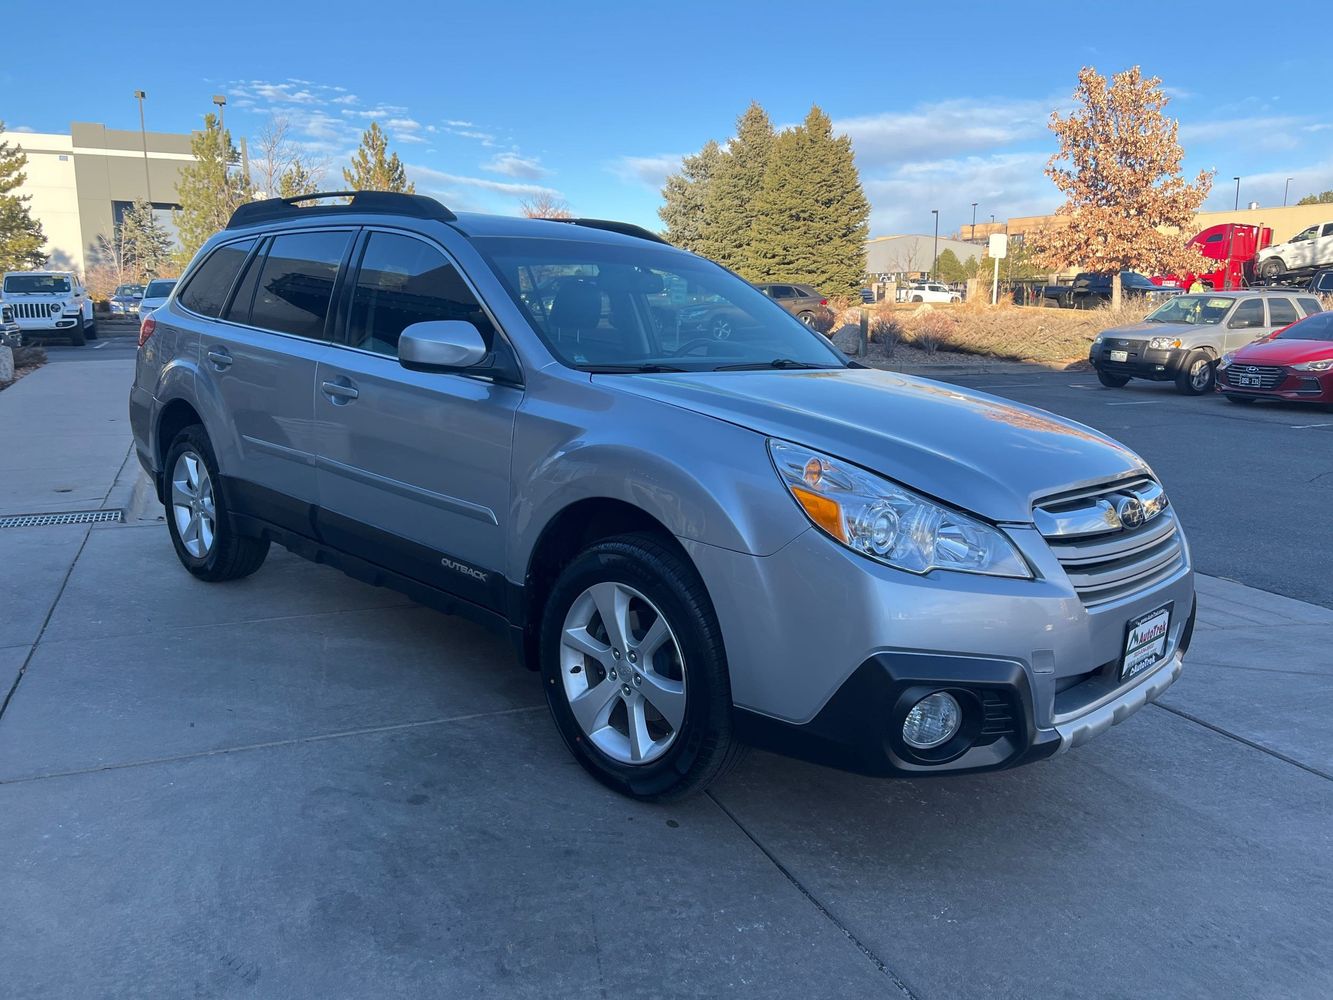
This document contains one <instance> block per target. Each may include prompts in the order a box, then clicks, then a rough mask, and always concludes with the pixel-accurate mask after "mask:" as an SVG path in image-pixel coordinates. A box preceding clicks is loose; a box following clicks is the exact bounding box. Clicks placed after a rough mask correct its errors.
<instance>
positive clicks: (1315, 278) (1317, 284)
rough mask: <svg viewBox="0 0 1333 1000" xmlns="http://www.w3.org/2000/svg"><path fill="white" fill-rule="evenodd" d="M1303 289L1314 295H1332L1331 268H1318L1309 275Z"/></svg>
mask: <svg viewBox="0 0 1333 1000" xmlns="http://www.w3.org/2000/svg"><path fill="white" fill-rule="evenodd" d="M1305 289H1306V291H1310V292H1314V293H1315V294H1316V295H1333V267H1325V268H1320V269H1319V270H1318V271H1316V272H1315V273H1314V274H1312V275H1310V280H1309V281H1308V282H1306V283H1305Z"/></svg>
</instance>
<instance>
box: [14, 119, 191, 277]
mask: <svg viewBox="0 0 1333 1000" xmlns="http://www.w3.org/2000/svg"><path fill="white" fill-rule="evenodd" d="M0 141H4V142H8V143H9V144H10V146H11V147H14V146H17V147H19V148H21V149H22V150H23V152H24V153H25V154H26V155H27V157H28V164H27V166H26V167H25V168H24V172H25V173H26V174H27V180H26V181H25V182H24V183H23V185H22V186H21V187H20V188H19V190H18V192H17V193H18V194H20V195H29V196H31V200H30V201H29V202H28V208H29V210H30V211H31V212H32V215H33V217H34V218H35V219H37V220H38V221H39V222H40V223H41V224H42V231H43V232H44V233H45V234H46V251H47V253H48V254H49V255H50V259H49V261H48V263H47V266H48V267H49V268H51V269H53V270H61V271H78V272H79V273H81V274H85V275H86V274H87V271H88V267H89V266H90V265H91V264H93V263H94V262H95V261H96V251H97V238H98V237H99V236H107V237H110V236H111V234H112V232H113V229H114V227H115V225H116V224H117V223H118V222H119V221H120V218H121V216H122V215H123V214H124V213H125V210H126V209H128V208H129V207H130V205H132V204H133V203H134V202H135V201H136V200H138V199H144V200H146V201H150V202H151V203H152V205H153V209H154V212H155V213H156V214H157V215H158V216H159V217H160V218H161V219H162V220H163V222H165V223H167V225H168V227H169V228H170V220H171V210H172V209H173V208H179V207H180V206H179V203H178V200H177V194H176V185H177V181H178V179H179V177H180V172H181V170H182V168H184V167H185V165H186V164H188V163H190V162H192V161H193V160H194V156H193V155H192V154H191V152H190V136H189V135H188V134H183V135H182V134H174V133H167V132H148V133H146V134H145V133H141V132H138V131H122V130H119V129H109V128H107V127H106V126H105V125H96V124H92V123H89V122H75V123H73V124H72V125H71V126H70V131H69V134H68V135H64V134H61V133H40V132H4V133H0ZM172 231H174V229H173V230H172Z"/></svg>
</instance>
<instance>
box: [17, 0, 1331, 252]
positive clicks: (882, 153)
mask: <svg viewBox="0 0 1333 1000" xmlns="http://www.w3.org/2000/svg"><path fill="white" fill-rule="evenodd" d="M132 6H133V16H132V17H130V16H129V15H128V14H127V13H126V12H125V11H121V12H119V13H116V14H114V15H108V13H107V12H108V10H109V8H108V7H107V5H106V4H105V3H104V2H102V3H84V2H74V3H67V4H63V5H62V6H61V21H62V23H64V22H66V21H67V20H68V18H69V16H70V15H71V14H72V16H73V17H74V20H75V23H77V24H81V25H82V30H78V31H76V32H75V33H74V34H75V35H77V36H80V37H82V39H83V41H82V42H81V44H80V46H79V48H80V49H81V51H82V52H83V53H85V55H84V57H82V58H79V59H77V60H76V59H71V58H68V56H69V50H68V48H67V47H66V48H65V49H63V50H61V51H62V52H63V53H64V57H62V58H60V59H58V60H54V61H53V60H51V59H49V58H47V57H48V56H51V55H53V54H54V52H55V51H56V50H54V49H52V48H51V46H49V45H43V44H26V43H20V42H21V41H22V40H25V39H26V40H37V39H41V38H44V37H48V36H50V33H51V31H52V27H51V25H52V21H51V7H50V5H49V3H35V2H30V0H11V2H10V3H9V4H7V5H6V16H5V21H4V34H5V38H6V45H5V49H4V52H5V55H4V58H3V59H2V60H0V118H3V119H5V120H6V121H7V123H8V125H9V127H10V128H21V129H28V130H35V131H39V132H59V131H65V130H66V129H68V127H69V123H70V122H71V121H76V120H77V121H92V122H102V123H104V124H106V125H107V126H110V127H113V128H137V126H138V112H137V108H136V104H135V102H134V100H133V98H132V97H131V94H132V92H133V91H134V90H135V89H136V88H142V89H143V90H146V91H147V92H148V101H147V117H148V127H149V128H150V129H156V130H162V131H185V130H188V129H190V128H193V127H198V126H199V124H200V122H201V118H202V115H203V114H204V113H205V112H207V111H210V110H212V105H211V104H210V98H211V95H213V94H214V93H225V94H227V95H228V105H227V124H228V126H229V127H230V128H231V129H232V131H233V133H234V134H236V135H242V134H245V135H249V136H251V138H252V141H253V136H254V135H255V133H257V132H258V131H259V129H260V128H261V127H262V126H263V125H264V123H265V122H266V121H267V120H268V118H269V117H270V116H271V115H273V114H275V113H276V114H282V115H285V116H286V117H287V118H288V119H289V120H290V122H291V126H292V130H293V134H294V137H295V138H296V139H298V140H299V141H300V142H301V143H303V144H305V145H306V147H307V149H308V150H309V152H310V153H312V154H313V155H315V156H317V157H323V158H326V159H327V161H328V165H329V171H328V176H327V177H326V180H325V184H326V186H327V187H330V188H338V187H340V186H341V184H342V179H341V175H340V168H341V166H342V165H343V163H344V162H345V161H346V159H347V157H348V155H349V154H350V152H351V150H352V149H353V148H354V147H355V145H356V142H357V138H358V135H359V132H360V130H361V129H362V128H364V127H365V126H366V125H367V124H368V122H369V121H370V119H371V118H375V119H378V120H379V121H380V123H381V125H383V126H384V127H385V128H386V129H387V131H388V132H389V134H390V136H391V137H392V143H393V146H394V148H396V150H397V151H398V153H399V155H400V156H401V157H402V159H403V161H404V162H405V163H406V164H407V168H408V173H409V176H411V177H412V178H413V179H414V180H415V181H416V184H417V189H418V190H419V191H422V192H425V193H430V194H434V195H437V196H438V197H440V198H441V199H442V200H443V201H445V202H446V203H447V204H449V205H451V206H452V207H454V208H459V209H468V210H478V211H495V212H514V211H516V209H517V205H518V201H519V199H521V198H523V197H525V196H531V195H533V194H535V193H538V192H540V191H542V190H549V191H551V192H553V193H556V194H558V195H559V196H561V197H564V198H565V199H567V200H568V201H569V202H570V204H571V205H572V207H573V208H574V210H575V211H576V212H577V213H579V214H583V215H589V216H600V217H607V218H620V219H625V220H628V221H633V222H638V223H641V224H645V225H651V226H657V225H658V224H659V223H658V220H657V217H656V208H657V205H658V204H659V201H660V198H659V195H658V191H659V189H660V187H661V183H662V179H663V177H664V176H665V174H666V173H667V172H669V171H670V170H671V169H673V168H674V167H675V166H676V164H678V162H679V159H680V156H681V155H682V154H686V153H690V152H693V151H695V150H697V149H698V148H699V147H700V146H701V145H702V144H703V143H704V142H705V141H706V140H708V139H709V138H716V139H719V140H724V139H726V138H727V137H728V136H729V135H730V134H731V131H732V128H733V125H734V122H735V119H736V116H737V115H738V114H740V112H741V111H743V110H744V108H745V107H746V105H747V104H748V103H749V102H750V101H751V100H757V101H759V102H760V103H761V104H763V105H764V107H765V108H767V109H768V111H769V113H770V115H771V116H772V117H773V119H774V121H775V122H777V123H778V124H791V123H794V122H797V121H799V120H800V119H801V118H802V117H803V116H804V114H805V112H806V111H807V110H808V108H809V106H810V104H811V103H817V104H819V105H820V106H822V107H823V108H824V110H825V111H827V112H828V113H829V115H830V116H831V117H832V118H833V120H834V123H835V127H837V128H838V129H840V130H842V131H845V132H847V133H848V134H849V135H851V136H852V139H853V143H854V146H855V149H856V153H857V162H858V166H859V167H860V169H861V174H862V182H863V184H864V185H865V188H866V193H867V195H868V196H869V198H870V201H871V204H872V206H873V214H872V226H871V228H872V232H873V233H875V234H884V233H890V232H911V231H916V232H926V231H928V230H929V228H930V226H931V221H932V220H931V215H930V210H931V209H932V208H936V207H938V208H939V209H940V218H941V229H942V230H949V231H955V230H957V229H958V228H959V227H960V226H966V225H967V223H968V222H969V221H970V219H971V211H972V209H971V202H973V201H976V202H979V207H978V209H977V212H978V215H977V218H978V219H979V220H986V219H987V218H988V217H989V216H990V214H991V213H994V214H995V215H996V217H997V218H998V219H1001V220H1002V219H1004V218H1007V217H1009V216H1011V215H1025V214H1032V213H1036V212H1042V211H1048V210H1052V209H1054V208H1055V207H1056V205H1057V204H1058V203H1059V198H1058V196H1057V194H1056V192H1055V190H1054V188H1053V187H1052V186H1051V184H1050V182H1049V181H1048V180H1047V179H1046V178H1045V177H1044V176H1043V174H1042V167H1043V166H1044V163H1045V160H1046V158H1047V157H1048V156H1049V155H1050V152H1051V150H1052V141H1051V135H1050V133H1049V131H1048V130H1047V128H1046V120H1047V117H1048V116H1049V114H1050V112H1051V110H1052V108H1054V107H1057V106H1060V105H1062V104H1063V103H1064V102H1066V101H1067V100H1068V98H1069V95H1070V94H1071V93H1072V91H1073V88H1074V85H1075V82H1076V80H1075V77H1076V74H1077V73H1078V70H1079V68H1080V67H1081V66H1083V65H1085V64H1090V65H1093V66H1096V67H1097V68H1098V70H1099V71H1101V72H1103V73H1110V72H1114V71H1116V70H1120V69H1123V68H1125V67H1128V66H1131V65H1135V64H1139V65H1141V66H1142V67H1143V68H1144V71H1145V72H1146V73H1149V74H1153V75H1157V76H1160V77H1161V78H1162V80H1163V82H1164V84H1165V85H1166V87H1167V88H1168V91H1169V92H1170V93H1171V94H1172V95H1173V100H1172V103H1171V105H1170V107H1169V111H1170V113H1171V114H1173V115H1174V116H1175V117H1178V118H1179V119H1180V122H1181V139H1182V142H1183V144H1184V146H1185V151H1186V167H1187V169H1188V170H1190V171H1191V172H1193V171H1197V170H1199V169H1214V168H1215V169H1216V171H1217V177H1218V182H1217V184H1216V186H1215V188H1214V192H1213V195H1212V196H1211V197H1210V199H1209V202H1208V205H1207V207H1210V208H1228V207H1230V206H1231V204H1232V199H1233V198H1234V190H1235V189H1234V182H1233V181H1232V180H1231V178H1232V177H1234V176H1236V175H1238V174H1239V175H1241V177H1242V178H1243V179H1242V183H1241V203H1242V205H1244V204H1245V203H1247V202H1249V201H1252V200H1253V201H1258V202H1260V204H1262V205H1265V206H1268V205H1278V204H1281V202H1282V190H1283V184H1284V181H1285V179H1286V178H1287V177H1293V178H1295V179H1294V180H1293V181H1292V182H1291V200H1292V201H1295V200H1296V199H1297V198H1298V197H1300V196H1301V195H1303V194H1306V193H1308V192H1310V191H1313V190H1324V189H1328V188H1333V118H1330V116H1329V115H1328V114H1327V113H1325V112H1322V111H1321V107H1322V106H1323V105H1324V104H1325V102H1322V101H1319V100H1312V99H1311V97H1310V94H1311V93H1312V88H1313V86H1314V85H1315V84H1318V83H1322V82H1323V81H1325V80H1327V79H1328V77H1329V71H1330V69H1333V57H1330V56H1329V55H1328V54H1327V53H1326V51H1325V49H1326V47H1325V46H1320V45H1301V44H1299V41H1293V40H1292V39H1293V38H1295V37H1296V36H1291V35H1290V34H1289V31H1288V29H1289V27H1290V25H1283V26H1281V30H1280V31H1278V32H1277V34H1276V35H1270V36H1269V38H1270V40H1269V41H1265V42H1263V43H1262V44H1258V45H1253V46H1251V45H1247V44H1246V43H1245V36H1244V34H1243V33H1241V32H1239V31H1233V30H1231V29H1229V28H1226V27H1225V26H1226V25H1229V24H1230V25H1244V24H1255V23H1256V21H1257V19H1258V18H1259V17H1260V15H1259V14H1258V13H1257V8H1255V7H1254V5H1253V4H1252V3H1245V4H1241V3H1236V4H1227V3H1221V2H1212V3H1209V4H1208V5H1207V7H1206V17H1204V18H1202V19H1198V18H1178V17H1174V16H1173V17H1169V18H1163V17H1162V11H1163V8H1162V7H1161V6H1160V4H1154V5H1149V4H1133V3H1129V2H1125V3H1120V4H1116V5H1106V6H1104V7H1103V8H1102V9H1104V10H1105V11H1106V15H1105V16H1094V15H1092V14H1087V15H1083V14H1074V13H1072V12H1069V11H1065V12H1064V13H1061V14H1059V15H1058V16H1054V17H1053V16H1052V13H1051V12H1052V10H1053V8H1052V7H1051V6H1050V4H1049V3H1042V4H1025V3H1011V4H1006V5H1000V4H995V3H976V4H971V3H966V2H957V3H955V4H953V5H951V6H950V7H948V8H947V16H939V15H935V14H932V15H929V16H927V15H925V14H922V15H921V16H911V17H908V16H905V15H903V14H901V13H898V14H893V13H889V12H888V10H887V5H885V4H883V3H882V2H881V3H839V2H836V0H826V2H823V3H819V4H797V3H786V2H782V0H776V2H775V0H770V2H765V3H763V4H759V3H746V4H742V3H725V2H721V0H713V2H696V0H676V2H673V3H671V4H660V5H658V4H654V5H639V4H634V3H625V2H623V0H622V2H617V3H610V2H587V3H578V2H570V3H565V4H552V3H551V2H550V0H542V2H536V0H508V2H504V0H497V2H490V3H447V2H439V3H416V2H408V0H402V2H394V3H389V4H384V5H382V6H375V5H369V4H366V3H364V2H362V3H357V4H355V5H352V4H347V5H344V4H342V3H340V2H338V0H326V2H324V3H321V4H319V5H317V6H315V7H308V6H302V7H300V8H292V10H293V12H292V13H286V12H285V10H286V9H287V7H286V5H282V4H279V3H275V2H273V0H269V2H266V3H253V2H249V0H231V2H229V3H227V4H201V5H185V4H180V3H169V4H168V3H156V2H153V0H143V2H136V3H135V4H133V5H132ZM1091 9H1092V8H1090V10H1091ZM367 10H370V11H371V12H372V13H371V15H370V17H367V14H366V11H367ZM1113 11H1114V12H1113ZM1062 24H1065V25H1073V24H1082V25H1083V26H1084V27H1085V28H1088V27H1090V26H1092V25H1094V24H1095V26H1096V28H1095V30H1078V31H1064V30H1062V28H1061V25H1062ZM1205 24H1207V25H1213V26H1222V27H1220V28H1218V27H1204V25H1205ZM1200 31H1204V32H1205V33H1206V37H1207V38H1208V39H1210V40H1211V42H1213V43H1216V44H1209V43H1208V42H1206V41H1204V40H1201V36H1200V34H1199V32H1200ZM1062 36H1065V37H1068V38H1069V39H1070V41H1068V42H1067V43H1061V42H1060V41H1059V40H1060V39H1061V37H1062ZM64 37H69V36H68V35H66V36H64ZM1273 37H1285V38H1287V41H1285V42H1281V43H1275V42H1273V41H1271V38H1273ZM103 38H106V39H111V40H112V47H111V48H108V49H107V51H108V53H109V55H108V56H103V57H99V56H97V55H95V53H97V52H98V49H99V44H100V40H101V39H103ZM57 48H59V47H57ZM1302 81H1309V84H1310V85H1308V86H1307V85H1305V84H1304V83H1303V82H1302Z"/></svg>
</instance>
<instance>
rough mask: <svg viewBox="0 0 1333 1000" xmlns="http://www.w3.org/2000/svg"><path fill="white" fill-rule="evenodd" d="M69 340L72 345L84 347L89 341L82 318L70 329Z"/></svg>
mask: <svg viewBox="0 0 1333 1000" xmlns="http://www.w3.org/2000/svg"><path fill="white" fill-rule="evenodd" d="M69 342H70V346H72V347H82V346H83V345H84V344H86V343H88V337H87V335H86V334H85V333H84V332H83V321H82V320H80V321H79V323H78V325H76V326H75V327H73V328H72V329H71V330H70V331H69Z"/></svg>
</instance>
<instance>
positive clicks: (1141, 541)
mask: <svg viewBox="0 0 1333 1000" xmlns="http://www.w3.org/2000/svg"><path fill="white" fill-rule="evenodd" d="M1159 495H1161V487H1160V486H1158V485H1157V483H1155V482H1154V481H1153V480H1152V479H1150V478H1148V477H1146V476H1141V477H1138V478H1135V479H1125V480H1121V481H1119V482H1115V483H1104V484H1101V485H1099V486H1095V487H1091V488H1087V489H1081V490H1071V491H1068V492H1065V493H1059V494H1056V495H1054V496H1050V497H1046V498H1045V499H1043V500H1040V501H1038V502H1037V503H1036V504H1035V505H1034V506H1033V520H1034V521H1035V522H1036V525H1037V530H1038V531H1040V532H1041V533H1042V535H1043V537H1045V539H1046V543H1047V544H1048V545H1050V547H1051V551H1052V552H1053V553H1054V554H1055V557H1056V559H1058V560H1059V561H1060V565H1061V567H1063V569H1064V571H1065V574H1066V575H1067V576H1068V577H1069V582H1070V583H1071V584H1072V585H1073V587H1074V590H1075V592H1076V593H1077V594H1078V596H1079V598H1080V599H1082V601H1083V604H1084V605H1085V606H1086V607H1090V608H1091V607H1096V606H1098V605H1102V604H1109V603H1111V602H1112V601H1119V600H1123V599H1125V598H1128V597H1133V596H1134V595H1136V594H1138V593H1140V592H1141V591H1143V590H1146V589H1148V588H1149V587H1151V586H1153V585H1154V584H1156V583H1158V582H1160V581H1162V580H1165V579H1166V578H1168V577H1170V576H1171V575H1173V574H1174V573H1176V572H1177V571H1178V570H1180V569H1181V567H1183V566H1184V565H1185V552H1184V547H1183V546H1182V544H1181V540H1180V530H1179V526H1178V524H1177V522H1176V517H1175V514H1174V513H1173V512H1172V510H1171V507H1170V506H1169V505H1166V506H1165V507H1164V508H1163V509H1162V510H1161V513H1159V514H1157V515H1156V516H1155V517H1153V518H1151V519H1150V520H1148V521H1146V522H1145V523H1143V524H1142V525H1139V526H1137V527H1126V526H1125V525H1124V524H1123V523H1122V522H1121V520H1120V518H1119V516H1118V515H1117V514H1116V510H1117V507H1118V506H1121V505H1122V501H1124V500H1125V499H1127V498H1137V499H1140V500H1149V501H1151V499H1152V498H1155V497H1158V496H1159ZM1162 499H1163V502H1164V501H1165V497H1164V496H1163V497H1162Z"/></svg>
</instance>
